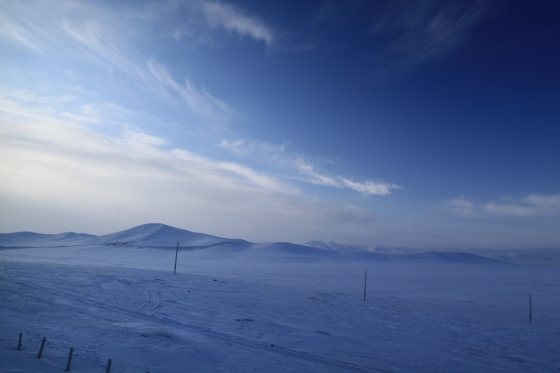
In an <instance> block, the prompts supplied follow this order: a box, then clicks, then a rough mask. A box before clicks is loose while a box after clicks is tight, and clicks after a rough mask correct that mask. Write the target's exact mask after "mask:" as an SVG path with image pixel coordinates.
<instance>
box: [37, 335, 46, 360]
mask: <svg viewBox="0 0 560 373" xmlns="http://www.w3.org/2000/svg"><path fill="white" fill-rule="evenodd" d="M46 341H47V337H44V338H43V342H41V348H40V349H39V355H37V359H40V358H41V356H43V348H44V347H45V342H46Z"/></svg>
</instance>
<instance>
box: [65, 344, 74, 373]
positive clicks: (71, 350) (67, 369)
mask: <svg viewBox="0 0 560 373" xmlns="http://www.w3.org/2000/svg"><path fill="white" fill-rule="evenodd" d="M73 352H74V347H70V354H68V363H67V364H66V372H69V371H70V364H71V363H72V353H73Z"/></svg>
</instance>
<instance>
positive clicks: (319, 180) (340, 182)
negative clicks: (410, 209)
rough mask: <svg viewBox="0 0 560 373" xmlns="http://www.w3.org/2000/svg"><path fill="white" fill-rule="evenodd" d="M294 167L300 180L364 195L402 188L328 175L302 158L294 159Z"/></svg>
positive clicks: (381, 194)
mask: <svg viewBox="0 0 560 373" xmlns="http://www.w3.org/2000/svg"><path fill="white" fill-rule="evenodd" d="M295 167H296V168H297V170H298V172H299V175H298V178H299V179H300V180H303V181H305V182H308V183H311V184H316V185H324V186H330V187H334V188H340V189H342V188H347V189H351V190H354V191H356V192H360V193H362V194H365V195H369V194H371V195H379V196H384V195H387V194H391V192H392V191H393V190H395V189H399V188H402V187H401V186H399V185H396V184H389V183H386V182H382V181H371V180H367V181H354V180H352V179H349V178H346V177H342V176H328V175H325V174H322V173H320V172H318V171H316V166H315V165H313V164H311V163H309V162H306V161H305V160H304V159H302V158H298V159H296V160H295Z"/></svg>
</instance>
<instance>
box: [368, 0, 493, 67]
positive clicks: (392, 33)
mask: <svg viewBox="0 0 560 373" xmlns="http://www.w3.org/2000/svg"><path fill="white" fill-rule="evenodd" d="M492 6H493V2H491V1H484V0H449V1H447V0H426V1H385V2H381V3H378V4H376V5H374V12H375V15H374V26H373V31H374V33H376V34H378V35H383V36H384V37H388V38H389V40H390V41H389V45H388V48H387V50H386V54H387V56H389V57H391V58H396V59H397V61H399V63H402V64H410V63H417V62H422V61H426V60H431V59H436V58H439V57H442V56H444V55H446V54H448V53H450V52H453V51H454V50H455V49H456V48H457V47H459V46H460V45H461V44H462V43H463V42H464V41H465V40H466V39H467V38H468V35H469V33H470V32H471V30H472V29H473V28H474V27H475V25H476V24H478V23H479V22H480V21H481V20H482V19H484V17H485V16H486V15H487V14H488V12H489V10H490V9H491V8H492Z"/></svg>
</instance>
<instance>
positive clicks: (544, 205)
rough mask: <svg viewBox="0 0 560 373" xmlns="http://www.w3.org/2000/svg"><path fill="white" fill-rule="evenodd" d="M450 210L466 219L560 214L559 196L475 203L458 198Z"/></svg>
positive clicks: (534, 195) (539, 195)
mask: <svg viewBox="0 0 560 373" xmlns="http://www.w3.org/2000/svg"><path fill="white" fill-rule="evenodd" d="M448 205H449V207H450V208H451V210H452V211H453V212H454V213H456V214H459V215H462V216H466V217H482V216H510V217H533V216H548V215H556V214H560V194H550V195H545V194H530V195H528V196H526V197H524V198H512V197H502V198H501V199H498V200H494V201H488V202H482V203H476V202H473V201H472V199H471V198H467V197H464V196H463V197H459V198H455V199H453V200H451V201H449V203H448Z"/></svg>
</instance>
